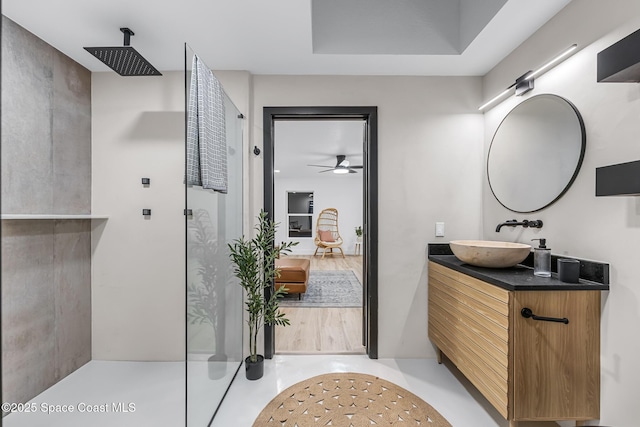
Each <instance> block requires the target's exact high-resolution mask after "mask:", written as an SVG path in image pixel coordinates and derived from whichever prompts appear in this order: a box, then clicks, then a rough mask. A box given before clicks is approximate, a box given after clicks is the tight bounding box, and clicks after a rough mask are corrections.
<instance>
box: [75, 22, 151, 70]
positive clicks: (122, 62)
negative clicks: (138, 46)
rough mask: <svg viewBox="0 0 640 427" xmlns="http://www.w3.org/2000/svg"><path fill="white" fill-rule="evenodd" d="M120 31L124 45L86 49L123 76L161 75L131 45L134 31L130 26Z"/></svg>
mask: <svg viewBox="0 0 640 427" xmlns="http://www.w3.org/2000/svg"><path fill="white" fill-rule="evenodd" d="M120 31H122V32H123V33H124V46H116V47H85V48H84V49H85V50H86V51H87V52H89V53H90V54H92V55H93V56H95V57H96V58H98V59H99V60H100V61H102V62H104V63H105V64H106V65H107V66H108V67H109V68H111V69H112V70H113V71H115V72H116V73H118V74H120V75H121V76H161V75H162V74H161V73H160V71H158V70H156V68H155V67H154V66H153V65H151V64H150V63H149V61H147V60H146V59H144V57H143V56H142V55H140V54H139V53H138V51H136V50H135V49H134V48H133V47H131V46H129V44H130V41H131V36H133V35H134V33H133V31H131V30H130V29H129V28H120Z"/></svg>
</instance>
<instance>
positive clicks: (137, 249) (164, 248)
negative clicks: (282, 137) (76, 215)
mask: <svg viewBox="0 0 640 427" xmlns="http://www.w3.org/2000/svg"><path fill="white" fill-rule="evenodd" d="M216 75H217V76H218V77H219V79H220V81H221V82H222V84H223V86H224V87H225V90H226V91H227V93H228V94H229V96H230V97H231V98H232V99H233V100H234V103H235V104H236V106H237V107H238V108H239V109H240V111H242V112H243V113H244V114H245V115H247V112H248V108H249V103H250V75H249V73H246V72H234V71H227V72H221V73H218V72H216ZM247 131H248V126H246V127H245V133H247ZM245 141H247V142H245V148H247V147H248V139H247V138H245ZM243 156H244V158H245V162H248V160H247V158H248V150H246V149H245V153H244V155H243ZM92 168H93V183H92V185H93V188H92V195H93V202H92V212H94V213H95V214H105V215H108V216H109V220H108V221H106V222H105V223H104V224H103V225H101V226H94V229H93V231H92V247H93V257H92V310H93V314H92V334H93V338H92V339H93V343H92V345H93V358H94V359H104V360H181V359H184V352H185V348H184V345H185V338H184V330H185V313H184V295H185V280H184V274H185V273H184V271H185V265H184V257H185V255H184V254H185V236H184V216H183V209H184V185H183V177H184V73H183V72H165V73H164V76H162V77H130V78H123V77H120V76H118V75H117V74H115V73H112V72H107V73H93V74H92ZM142 177H148V178H151V185H150V187H148V188H144V187H143V186H142V185H141V181H140V179H141V178H142ZM247 177H248V173H247V174H246V177H245V179H246V182H247V185H246V188H248V179H247ZM246 199H247V203H248V197H247V198H246ZM143 208H150V209H151V210H152V215H151V217H150V219H145V218H144V217H143V216H142V209H143ZM245 218H246V217H245Z"/></svg>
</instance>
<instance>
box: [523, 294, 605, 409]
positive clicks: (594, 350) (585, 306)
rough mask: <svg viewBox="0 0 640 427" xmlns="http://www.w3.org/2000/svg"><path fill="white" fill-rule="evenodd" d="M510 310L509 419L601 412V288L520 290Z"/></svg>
mask: <svg viewBox="0 0 640 427" xmlns="http://www.w3.org/2000/svg"><path fill="white" fill-rule="evenodd" d="M524 307H528V308H530V309H531V310H532V311H533V313H535V314H536V315H538V316H546V317H558V318H563V317H566V318H568V319H569V323H568V324H566V325H565V324H563V323H556V322H547V321H538V320H534V319H532V318H528V319H527V318H524V317H522V315H521V314H520V312H521V310H522V309H523V308H524ZM512 310H513V311H512V313H511V314H512V316H513V317H512V319H513V322H514V326H515V327H514V328H513V337H512V340H513V342H512V345H513V347H512V348H513V352H514V353H513V354H514V359H513V361H514V369H513V376H514V378H513V380H514V382H513V399H514V404H513V410H514V412H513V419H515V420H543V419H546V420H563V419H573V420H575V419H598V418H600V291H544V292H540V291H538V292H535V291H518V292H514V293H513V306H512Z"/></svg>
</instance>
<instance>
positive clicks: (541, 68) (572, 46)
mask: <svg viewBox="0 0 640 427" xmlns="http://www.w3.org/2000/svg"><path fill="white" fill-rule="evenodd" d="M577 48H578V45H577V44H572V45H571V46H569V48H568V49H567V50H565V51H564V52H562V53H561V54H560V55H558V56H556V57H555V58H553V59H552V60H551V61H549V62H547V63H546V64H544V65H543V66H542V67H540V68H538V69H537V70H535V71H533V72H532V73H530V74H529V75H528V76H527V77H525V80H531V79H532V78H534V77H536V76H539V75H540V74H542V72H543V71H545V70H546V69H547V68H550V67H551V66H552V65H555V64H556V63H558V62H560V60H561V59H564V58H565V57H567V56H568V55H569V54H570V53H571V52H573V51H574V50H576V49H577Z"/></svg>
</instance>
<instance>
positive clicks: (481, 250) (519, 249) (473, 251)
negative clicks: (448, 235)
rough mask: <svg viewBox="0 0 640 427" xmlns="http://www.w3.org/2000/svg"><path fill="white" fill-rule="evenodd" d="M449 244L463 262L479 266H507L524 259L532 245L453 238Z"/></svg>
mask: <svg viewBox="0 0 640 427" xmlns="http://www.w3.org/2000/svg"><path fill="white" fill-rule="evenodd" d="M449 246H450V247H451V250H452V251H453V254H454V255H455V256H456V257H457V258H458V259H459V260H460V261H462V262H466V263H467V264H471V265H475V266H477V267H488V268H506V267H513V266H514V265H516V264H518V263H520V262H522V261H524V259H525V258H526V257H527V255H529V252H530V251H531V245H526V244H524V243H511V242H494V241H491V240H452V241H451V242H449Z"/></svg>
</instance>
